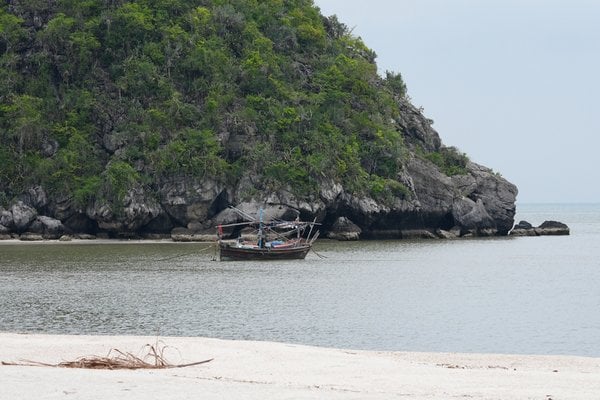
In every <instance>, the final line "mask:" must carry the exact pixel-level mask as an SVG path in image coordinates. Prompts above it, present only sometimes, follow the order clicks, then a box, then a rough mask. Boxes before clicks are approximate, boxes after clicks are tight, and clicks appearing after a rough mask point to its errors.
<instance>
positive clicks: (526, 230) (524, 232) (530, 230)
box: [510, 221, 571, 236]
mask: <svg viewBox="0 0 600 400" xmlns="http://www.w3.org/2000/svg"><path fill="white" fill-rule="evenodd" d="M570 234H571V230H570V229H569V227H568V226H567V225H566V224H564V223H562V222H558V221H544V222H543V223H542V224H541V225H540V226H538V227H534V226H533V225H531V224H530V223H529V222H527V221H521V222H519V223H518V224H516V225H515V227H514V228H513V230H512V231H510V235H511V236H566V235H570Z"/></svg>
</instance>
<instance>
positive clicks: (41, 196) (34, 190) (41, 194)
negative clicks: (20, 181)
mask: <svg viewBox="0 0 600 400" xmlns="http://www.w3.org/2000/svg"><path fill="white" fill-rule="evenodd" d="M21 200H22V201H23V203H25V204H27V205H28V206H30V207H32V208H35V209H36V210H41V209H43V208H44V207H46V206H47V205H48V195H47V194H46V191H45V190H44V188H43V187H41V186H33V187H30V188H29V189H27V190H26V191H25V193H24V194H23V195H22V196H21Z"/></svg>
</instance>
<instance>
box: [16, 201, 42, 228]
mask: <svg viewBox="0 0 600 400" xmlns="http://www.w3.org/2000/svg"><path fill="white" fill-rule="evenodd" d="M10 211H11V213H12V217H13V229H14V230H15V232H18V233H22V232H25V231H26V230H27V228H28V227H29V225H30V224H31V223H32V222H33V220H34V219H35V217H37V215H38V213H37V211H36V210H35V209H34V208H32V207H30V206H28V205H27V204H25V203H23V202H22V201H18V202H16V203H15V204H13V206H12V207H11V209H10Z"/></svg>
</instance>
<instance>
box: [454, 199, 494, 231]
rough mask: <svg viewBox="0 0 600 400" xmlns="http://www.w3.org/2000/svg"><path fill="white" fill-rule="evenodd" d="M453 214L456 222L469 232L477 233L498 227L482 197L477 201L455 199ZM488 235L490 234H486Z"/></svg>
mask: <svg viewBox="0 0 600 400" xmlns="http://www.w3.org/2000/svg"><path fill="white" fill-rule="evenodd" d="M452 216H453V217H454V221H455V223H457V224H458V225H460V227H461V228H462V230H463V231H466V232H468V233H472V234H477V233H479V232H483V231H484V230H487V231H488V232H489V230H494V229H495V228H496V223H495V221H494V219H493V218H492V217H491V216H490V214H488V212H487V210H486V208H485V206H484V204H483V201H482V200H481V199H478V200H477V201H473V200H471V199H469V198H460V199H457V200H455V201H454V204H453V206H452ZM486 236H488V235H487V234H486Z"/></svg>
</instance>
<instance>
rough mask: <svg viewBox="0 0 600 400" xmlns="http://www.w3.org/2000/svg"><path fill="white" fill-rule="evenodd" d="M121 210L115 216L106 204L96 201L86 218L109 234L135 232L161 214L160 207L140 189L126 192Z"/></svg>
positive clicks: (88, 210)
mask: <svg viewBox="0 0 600 400" xmlns="http://www.w3.org/2000/svg"><path fill="white" fill-rule="evenodd" d="M123 204H124V206H123V210H122V212H121V213H119V214H118V215H116V214H115V212H114V211H113V209H112V208H111V206H110V205H109V204H107V203H104V202H101V201H96V202H94V204H93V205H92V206H91V207H88V209H87V216H88V217H89V218H90V219H92V220H94V221H96V222H97V223H98V227H99V228H101V229H103V230H106V231H109V232H136V231H138V230H139V229H140V228H142V227H143V226H145V225H146V224H148V223H149V222H150V221H152V220H153V219H154V218H157V217H158V216H159V215H160V213H161V211H162V210H161V207H160V205H159V204H158V203H157V202H156V201H155V200H153V199H152V198H149V197H148V196H147V194H146V193H145V192H144V190H143V189H142V188H140V187H134V188H131V189H129V190H128V192H127V194H126V195H125V198H124V199H123Z"/></svg>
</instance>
